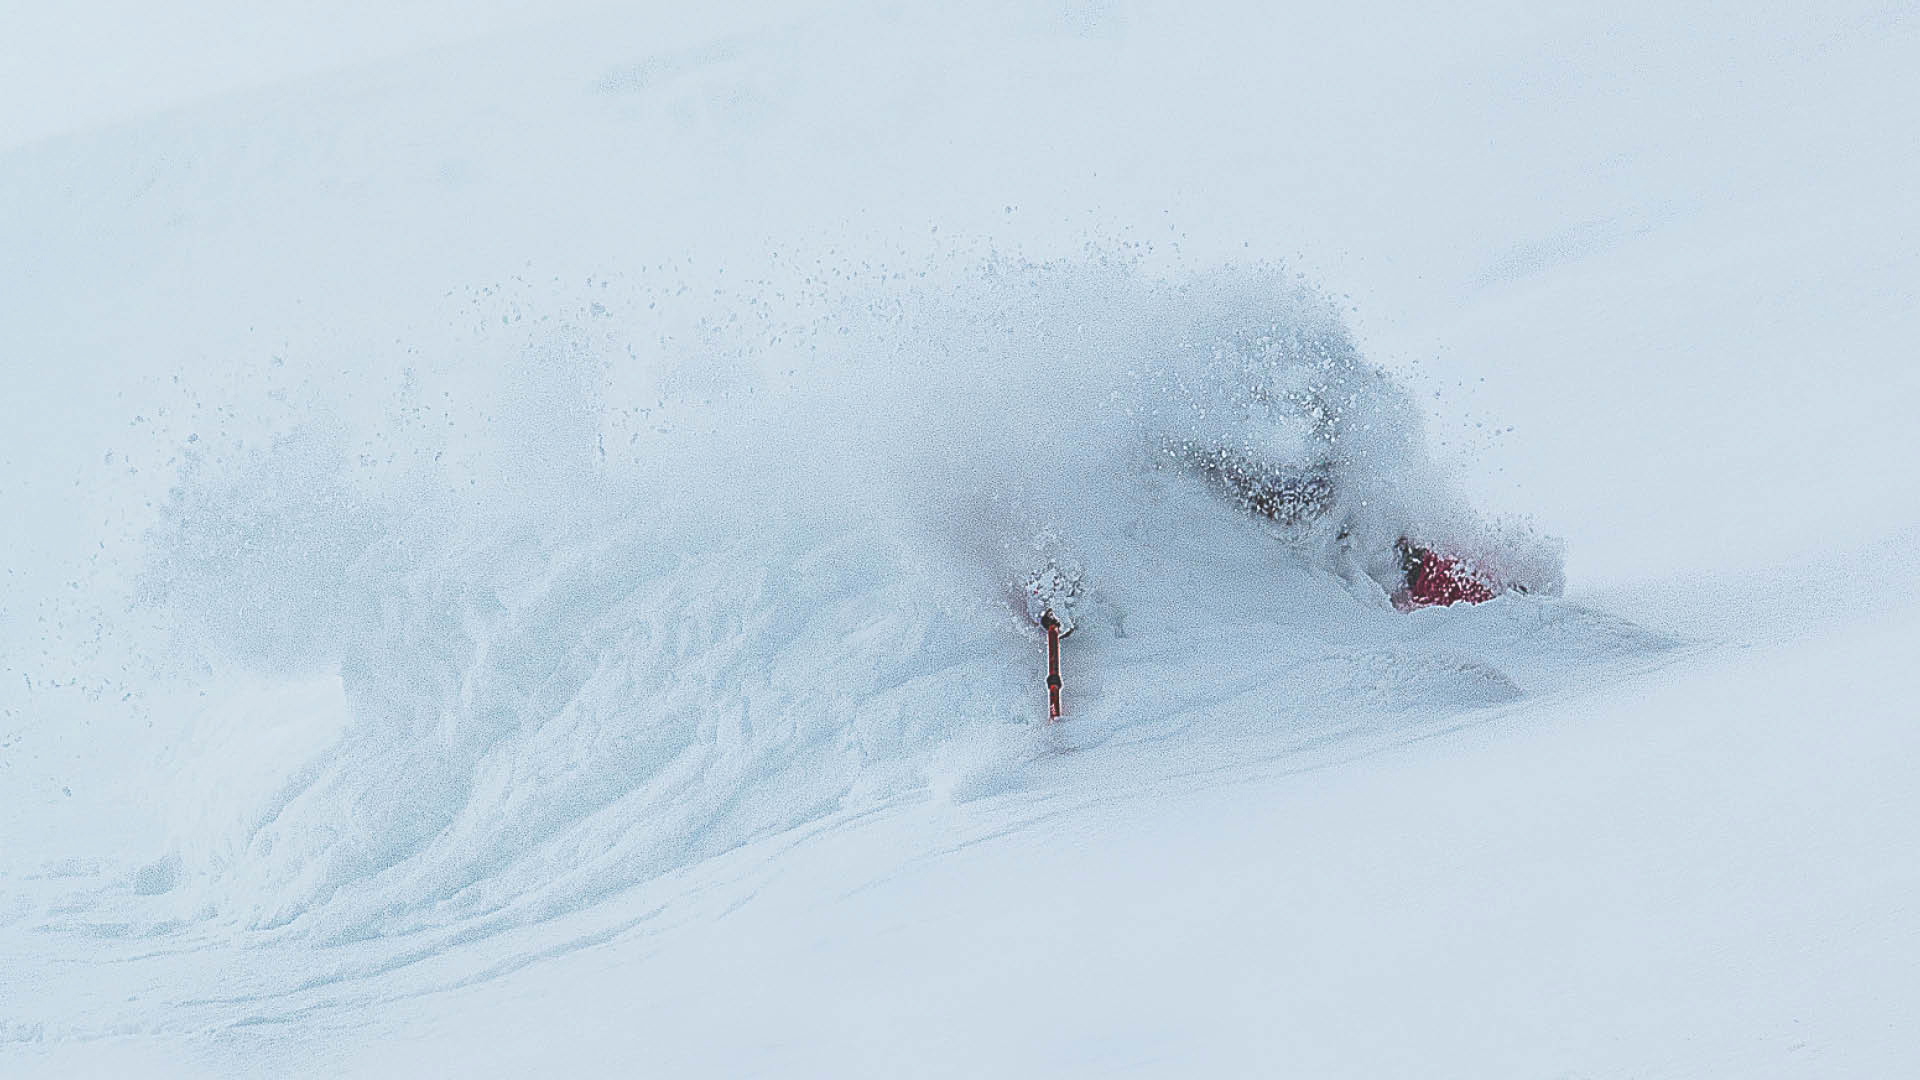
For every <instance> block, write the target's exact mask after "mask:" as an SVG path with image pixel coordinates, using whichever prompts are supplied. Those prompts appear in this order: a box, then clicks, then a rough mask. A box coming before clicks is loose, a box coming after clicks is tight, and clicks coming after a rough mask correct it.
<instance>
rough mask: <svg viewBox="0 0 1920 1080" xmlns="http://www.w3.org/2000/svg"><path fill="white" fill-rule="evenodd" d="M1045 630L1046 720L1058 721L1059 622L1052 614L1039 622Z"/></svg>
mask: <svg viewBox="0 0 1920 1080" xmlns="http://www.w3.org/2000/svg"><path fill="white" fill-rule="evenodd" d="M1040 625H1042V626H1044V627H1046V628H1047V719H1049V720H1058V719H1060V622H1059V620H1057V619H1055V618H1054V617H1053V616H1052V614H1048V615H1046V616H1045V617H1043V618H1042V619H1041V620H1040Z"/></svg>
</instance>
